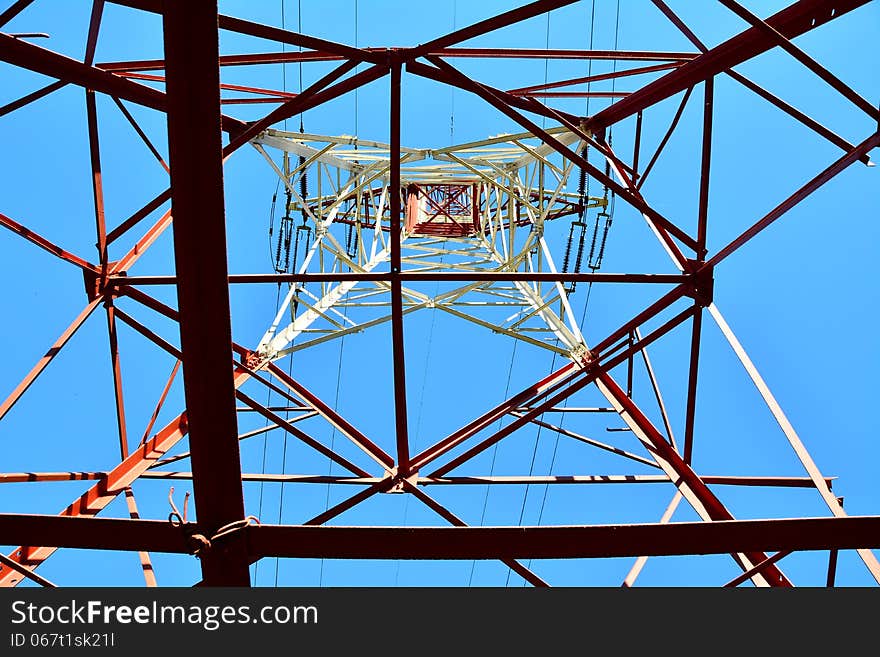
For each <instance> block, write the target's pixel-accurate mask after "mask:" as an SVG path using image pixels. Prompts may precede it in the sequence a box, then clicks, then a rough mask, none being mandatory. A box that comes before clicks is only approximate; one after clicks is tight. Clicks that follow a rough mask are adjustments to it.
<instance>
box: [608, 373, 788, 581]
mask: <svg viewBox="0 0 880 657" xmlns="http://www.w3.org/2000/svg"><path fill="white" fill-rule="evenodd" d="M597 384H598V386H599V389H600V391H601V392H602V393H603V394H604V395H606V397H607V398H608V399H609V401H611V400H614V402H615V403H616V404H618V405H619V407H620V414H621V416H623V417H624V419H625V420H626V418H627V417H628V418H629V420H628V421H627V424H630V426H631V427H632V428H633V431H634V432H635V433H636V435H637V436H638V438H639V440H640V441H642V443H643V444H644V445H645V447H646V448H648V449H649V450H651V451H652V452H653V453H654V455H655V456H656V457H657V459H658V464H660V465H661V467H663V469H664V471H665V472H666V473H667V474H668V475H669V476H670V477H673V476H675V477H676V480H675V485H676V488H678V489H679V490H680V491H681V492H682V495H684V496H685V499H686V500H687V501H688V502H689V503H691V505H692V506H693V505H694V503H695V501H698V503H699V505H702V507H703V509H704V510H705V514H706V516H708V518H710V519H711V520H713V521H718V520H733V519H734V518H733V516H732V515H731V513H730V511H728V510H727V508H726V507H725V506H724V504H722V502H721V500H719V499H718V497H716V496H715V494H714V493H713V492H712V490H711V489H710V488H709V487H708V486H707V485H706V483H705V482H704V481H703V480H702V479H700V477H699V476H698V475H697V474H696V473H695V472H694V471H693V470H692V469H691V467H690V465H688V464H687V463H685V461H684V460H683V459H682V458H681V456H679V454H678V452H677V451H676V450H675V449H674V448H673V447H672V446H671V445H670V444H669V443H668V442H666V440H665V439H664V438H663V436H662V434H661V433H660V432H659V431H658V430H657V429H656V427H654V425H653V423H652V422H651V421H650V420H649V419H648V418H647V417H646V416H645V415H644V413H642V411H641V409H640V408H639V407H638V406H637V405H636V404H635V402H633V400H632V399H630V398H629V397H627V395H626V393H625V392H624V391H623V390H622V389H621V388H620V386H618V385H617V383H616V382H615V381H614V379H613V378H612V377H611V375H610V374H608V373H607V371H606V372H601V373H600V374H599V376H598V377H597ZM636 429H638V431H636ZM664 466H665V467H664ZM695 510H698V509H696V507H695ZM637 556H643V555H637ZM734 556H735V558H736V559H737V561H738V562H740V565H741V566H742V567H743V569H744V570H748V568H750V567H751V566H753V565H755V564H758V563H760V562H762V561H764V560H765V559H767V555H765V554H763V553H761V552H753V551H749V552H748V553H745V556H746V557H747V558H748V560H749V561H750V563H744V562H743V561H742V560H741V559H740V558H739V557H738V556H736V555H734ZM762 577H765V578H766V582H767V583H768V584H769V585H771V586H791V582H789V580H788V579H787V578H786V577H785V575H784V574H783V573H782V571H781V570H779V569H778V568H777V567H776V566H772V565H771V566H768V567H767V568H766V569H765V572H764V573H762Z"/></svg>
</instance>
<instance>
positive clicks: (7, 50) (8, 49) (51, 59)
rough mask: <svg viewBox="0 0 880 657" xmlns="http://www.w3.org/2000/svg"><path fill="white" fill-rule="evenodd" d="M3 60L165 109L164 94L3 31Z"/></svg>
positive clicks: (0, 36) (0, 48)
mask: <svg viewBox="0 0 880 657" xmlns="http://www.w3.org/2000/svg"><path fill="white" fill-rule="evenodd" d="M0 60H3V61H6V62H9V63H10V64H14V65H15V66H20V67H22V68H26V69H29V70H31V71H34V72H36V73H42V74H43V75H48V76H49V77H53V78H57V79H58V80H61V81H63V82H68V83H72V84H76V85H79V86H81V87H85V88H87V89H92V90H94V91H100V92H102V93H107V94H110V95H112V96H118V97H119V98H125V99H126V100H130V101H132V102H133V103H138V104H139V105H144V106H146V107H150V108H152V109H156V110H160V111H165V100H166V99H165V94H163V93H162V92H161V91H157V90H156V89H152V88H150V87H147V86H145V85H142V84H137V83H136V82H132V81H130V80H126V79H124V78H121V77H119V76H117V75H113V74H112V73H109V72H107V71H103V70H101V69H99V68H94V67H92V66H88V65H87V64H83V63H82V62H78V61H77V60H75V59H71V58H70V57H65V56H64V55H60V54H58V53H56V52H53V51H51V50H47V49H46V48H41V47H40V46H35V45H33V44H32V43H28V42H27V41H24V40H22V39H16V38H15V37H11V36H9V35H8V34H2V33H0Z"/></svg>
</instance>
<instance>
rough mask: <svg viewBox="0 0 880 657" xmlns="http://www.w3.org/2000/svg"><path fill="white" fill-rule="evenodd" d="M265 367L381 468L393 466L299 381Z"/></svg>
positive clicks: (280, 369)
mask: <svg viewBox="0 0 880 657" xmlns="http://www.w3.org/2000/svg"><path fill="white" fill-rule="evenodd" d="M267 367H268V369H269V371H270V372H271V373H272V374H273V375H275V377H277V378H278V379H279V380H280V381H281V382H282V383H284V385H286V386H287V387H288V388H290V390H292V391H293V392H294V393H296V394H297V395H298V396H299V397H301V398H302V399H303V400H304V401H305V402H306V404H308V405H309V406H311V407H312V408H313V409H315V411H316V412H318V413H319V414H320V415H321V417H323V418H324V419H326V420H327V421H328V422H330V423H331V424H332V425H333V426H334V427H335V428H336V430H337V431H339V432H340V433H341V434H343V435H344V436H346V437H347V438H349V439H350V440H351V441H353V442H354V444H355V445H357V446H358V447H360V448H361V449H363V450H364V451H366V452H368V453H369V454H371V455H373V456H374V457H375V458H376V459H378V461H379V463H380V464H382V465H383V466H388V467H391V466H393V465H394V459H393V458H392V457H391V455H390V454H388V453H386V452H385V451H384V450H383V449H382V448H381V447H379V446H378V445H376V444H375V443H374V442H373V441H371V440H370V439H369V438H367V437H366V436H365V435H364V434H363V433H361V432H360V431H359V430H358V429H357V428H356V427H355V426H353V425H352V424H351V423H350V422H349V421H348V420H346V419H345V418H343V417H342V416H341V415H339V413H337V412H336V411H335V410H333V408H331V407H330V406H329V405H327V404H326V403H325V402H324V401H323V400H322V399H321V398H320V397H318V396H317V395H316V394H314V393H313V392H312V391H311V390H309V389H308V388H306V387H305V386H304V385H303V384H301V383H300V382H299V381H297V380H296V379H294V378H293V377H291V376H290V375H288V374H287V372H285V371H284V370H283V369H282V368H280V367H278V366H277V365H276V364H275V363H273V362H271V361H270V362H269V363H267ZM255 378H257V380H260V381H262V378H261V377H259V376H257V377H255Z"/></svg>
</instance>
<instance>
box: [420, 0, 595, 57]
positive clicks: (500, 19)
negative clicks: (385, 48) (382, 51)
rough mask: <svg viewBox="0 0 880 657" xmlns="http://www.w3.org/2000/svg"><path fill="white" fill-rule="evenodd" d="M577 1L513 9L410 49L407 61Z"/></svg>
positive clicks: (546, 0)
mask: <svg viewBox="0 0 880 657" xmlns="http://www.w3.org/2000/svg"><path fill="white" fill-rule="evenodd" d="M576 1H577V0H538V1H537V2H530V3H529V4H527V5H523V6H522V7H517V8H516V9H511V10H510V11H506V12H504V13H502V14H497V15H496V16H492V17H491V18H487V19H485V20H482V21H479V22H478V23H474V24H473V25H468V26H467V27H463V28H461V29H460V30H455V31H454V32H450V33H449V34H445V35H443V36H441V37H438V38H436V39H432V40H431V41H428V42H427V43H423V44H421V45H419V46H416V47H415V48H410V49H408V50H406V51H405V52H406V59H408V60H411V59H416V58H418V57H423V56H425V55H427V54H429V53H431V52H434V51H435V50H441V49H443V48H448V47H449V46H452V45H455V44H456V43H461V42H462V41H467V40H468V39H473V38H475V37H478V36H480V35H483V34H486V33H488V32H493V31H495V30H499V29H501V28H503V27H507V26H508V25H514V24H516V23H519V22H521V21H524V20H528V19H529V18H533V17H535V16H539V15H541V14H546V13H547V12H549V11H551V10H553V9H558V8H559V7H565V6H567V5H570V4H574V3H575V2H576Z"/></svg>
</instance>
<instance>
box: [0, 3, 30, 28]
mask: <svg viewBox="0 0 880 657" xmlns="http://www.w3.org/2000/svg"><path fill="white" fill-rule="evenodd" d="M33 1H34V0H16V1H15V2H13V3H12V5H10V7H9V8H8V9H7V10H6V11H4V12H3V13H2V14H0V27H3V26H4V25H6V23H8V22H9V21H11V20H12V19H13V18H15V17H16V16H18V15H19V14H20V13H21V12H22V11H24V10H25V9H27V7H28V5H30V4H31V3H32V2H33Z"/></svg>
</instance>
